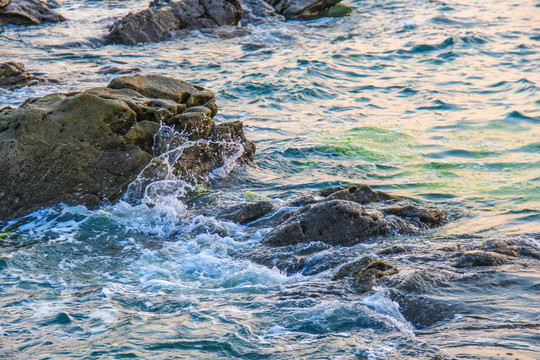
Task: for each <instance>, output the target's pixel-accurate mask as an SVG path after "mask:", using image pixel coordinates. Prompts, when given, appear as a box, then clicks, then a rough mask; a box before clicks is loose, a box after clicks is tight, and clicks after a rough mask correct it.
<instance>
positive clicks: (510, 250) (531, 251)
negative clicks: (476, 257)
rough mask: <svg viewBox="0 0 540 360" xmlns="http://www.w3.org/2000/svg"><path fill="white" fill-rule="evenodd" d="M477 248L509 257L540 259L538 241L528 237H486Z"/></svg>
mask: <svg viewBox="0 0 540 360" xmlns="http://www.w3.org/2000/svg"><path fill="white" fill-rule="evenodd" d="M479 248H480V249H481V250H486V251H490V252H495V253H499V254H503V255H507V256H511V257H519V256H528V257H532V258H534V259H539V260H540V247H539V246H538V242H536V241H534V240H533V239H530V238H523V237H516V238H501V239H488V240H486V241H485V242H484V243H482V244H481V245H480V247H479Z"/></svg>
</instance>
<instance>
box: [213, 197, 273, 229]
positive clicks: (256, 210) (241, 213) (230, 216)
mask: <svg viewBox="0 0 540 360" xmlns="http://www.w3.org/2000/svg"><path fill="white" fill-rule="evenodd" d="M273 208H274V204H272V202H271V201H270V200H267V199H262V200H256V201H250V202H247V203H243V204H238V205H235V206H233V207H230V208H227V209H225V210H223V211H221V212H220V213H218V214H217V217H220V218H223V219H227V220H231V221H234V222H237V223H240V224H245V223H248V222H250V221H252V220H255V219H257V218H259V217H261V216H264V215H265V214H267V213H268V212H270V211H271V210H272V209H273Z"/></svg>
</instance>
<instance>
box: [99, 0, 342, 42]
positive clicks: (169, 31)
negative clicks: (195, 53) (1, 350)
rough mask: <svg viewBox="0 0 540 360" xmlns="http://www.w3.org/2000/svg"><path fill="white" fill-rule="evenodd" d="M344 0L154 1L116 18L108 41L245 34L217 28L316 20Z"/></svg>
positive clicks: (240, 29)
mask: <svg viewBox="0 0 540 360" xmlns="http://www.w3.org/2000/svg"><path fill="white" fill-rule="evenodd" d="M340 1H341V0H277V1H273V0H269V1H264V0H243V1H240V0H178V1H173V0H154V1H152V2H151V3H150V6H149V7H148V8H147V9H144V10H142V11H140V12H138V13H136V14H133V13H130V14H128V15H127V16H125V17H124V18H122V19H120V20H118V21H116V22H115V23H114V24H113V25H112V26H111V28H110V29H109V30H110V31H109V33H108V34H107V35H106V36H105V38H104V44H125V45H135V44H138V43H143V42H151V41H160V40H164V39H167V38H169V37H171V36H173V35H174V34H176V33H177V32H179V31H184V30H185V31H189V30H194V29H200V30H203V31H204V30H205V29H214V30H215V32H216V34H218V35H221V36H226V37H231V36H238V35H244V34H246V33H247V32H246V31H245V30H243V29H242V28H241V27H236V28H233V29H232V31H221V32H219V31H217V28H218V27H221V26H224V25H233V26H236V25H242V26H245V25H248V24H260V23H269V22H280V21H285V19H288V20H307V19H314V18H317V17H320V16H323V15H324V14H326V13H327V12H328V11H329V10H330V8H332V7H333V6H334V5H336V4H337V3H339V2H340Z"/></svg>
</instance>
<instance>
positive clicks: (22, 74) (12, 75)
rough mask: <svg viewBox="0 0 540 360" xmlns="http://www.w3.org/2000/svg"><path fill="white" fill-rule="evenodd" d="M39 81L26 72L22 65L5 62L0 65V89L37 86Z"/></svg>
mask: <svg viewBox="0 0 540 360" xmlns="http://www.w3.org/2000/svg"><path fill="white" fill-rule="evenodd" d="M38 82H39V80H37V78H35V77H34V76H33V75H32V74H30V73H29V72H28V71H26V69H25V67H24V64H22V63H18V62H12V61H10V62H6V63H3V64H0V87H1V88H4V89H8V90H15V89H19V88H21V87H23V86H31V85H34V84H37V83H38Z"/></svg>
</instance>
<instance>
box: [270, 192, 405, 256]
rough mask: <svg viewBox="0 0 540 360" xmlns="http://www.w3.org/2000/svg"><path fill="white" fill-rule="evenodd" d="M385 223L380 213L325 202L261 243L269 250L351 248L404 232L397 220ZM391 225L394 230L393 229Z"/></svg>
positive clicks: (304, 211) (343, 202)
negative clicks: (316, 244)
mask: <svg viewBox="0 0 540 360" xmlns="http://www.w3.org/2000/svg"><path fill="white" fill-rule="evenodd" d="M392 220H393V221H392V224H391V222H390V221H387V219H385V217H384V216H383V214H382V213H380V212H378V211H373V210H369V211H368V210H366V209H365V208H364V207H363V206H361V205H360V204H357V203H355V202H352V201H346V200H327V201H322V202H319V203H316V204H312V205H307V206H305V207H303V208H301V209H299V210H297V212H296V213H295V214H294V215H293V216H292V217H291V218H290V219H289V220H287V221H285V222H284V223H282V224H281V225H279V226H278V227H276V228H275V229H273V230H271V231H270V232H269V233H268V234H267V235H266V236H265V238H264V240H263V242H264V243H265V244H268V245H272V246H284V245H293V244H297V243H304V242H313V241H321V242H324V243H326V244H330V245H353V244H355V243H358V242H360V241H362V240H363V239H366V238H369V237H373V236H376V235H382V234H387V233H389V232H390V231H391V229H392V228H393V229H395V230H398V229H400V230H405V229H406V227H407V225H406V224H405V223H404V222H403V221H400V220H399V219H397V218H393V219H392ZM392 225H394V226H392Z"/></svg>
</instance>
